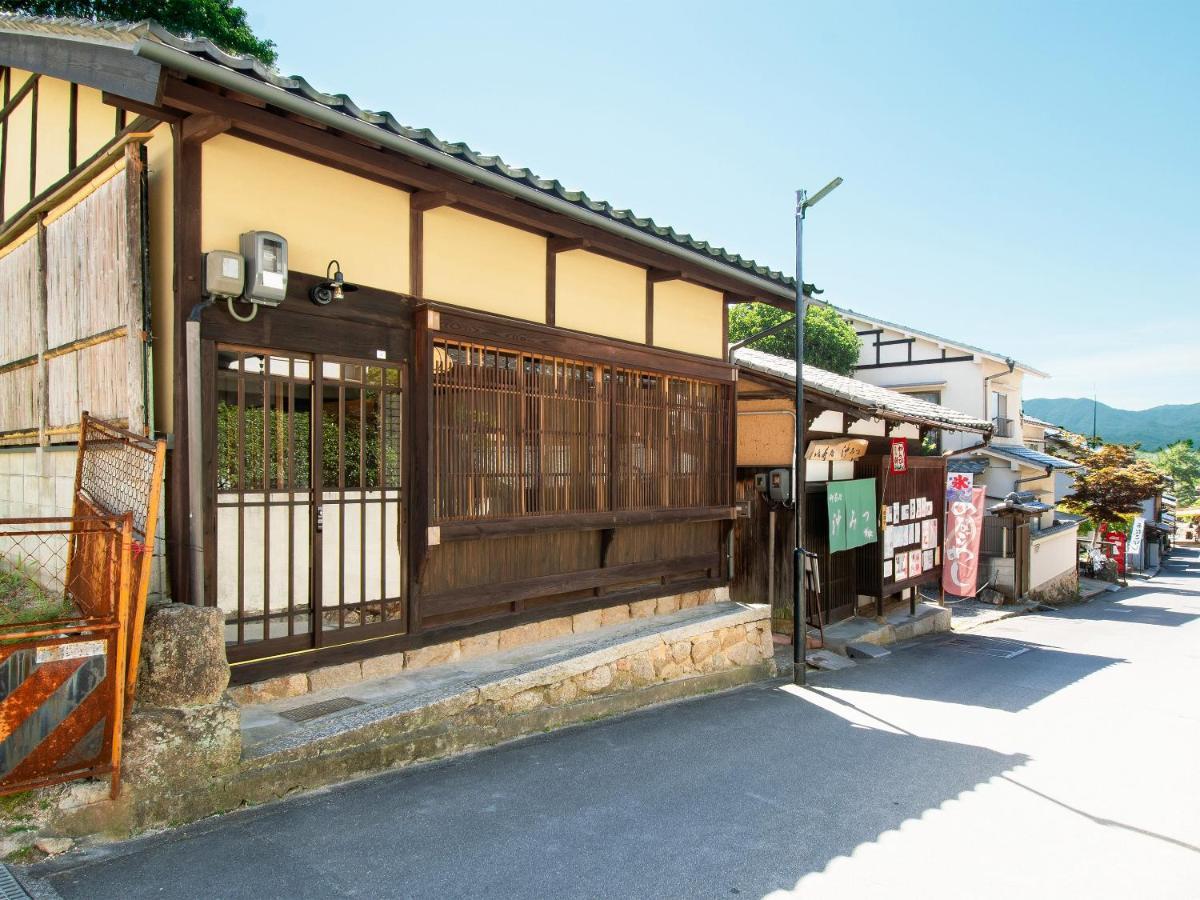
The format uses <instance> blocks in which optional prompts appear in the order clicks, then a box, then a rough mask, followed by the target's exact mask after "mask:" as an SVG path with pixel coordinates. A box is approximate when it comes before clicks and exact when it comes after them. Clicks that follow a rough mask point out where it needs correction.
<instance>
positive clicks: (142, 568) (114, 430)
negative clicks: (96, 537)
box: [72, 412, 167, 706]
mask: <svg viewBox="0 0 1200 900" xmlns="http://www.w3.org/2000/svg"><path fill="white" fill-rule="evenodd" d="M166 455H167V444H166V441H161V440H158V441H156V440H153V439H151V438H147V437H143V436H141V435H138V434H134V433H133V432H131V431H126V430H125V429H123V428H118V427H117V426H116V425H113V424H112V423H111V422H105V421H103V420H102V419H93V418H92V417H91V416H89V415H88V414H87V413H86V412H85V413H84V414H83V416H82V417H81V419H80V423H79V458H78V461H77V463H76V470H75V501H74V507H73V509H72V515H73V517H75V518H80V517H88V516H104V515H110V516H111V515H122V514H124V513H126V512H128V513H131V514H132V516H133V556H134V567H133V584H132V588H131V596H132V601H133V608H132V609H131V610H130V614H129V665H128V672H127V674H126V678H125V690H126V693H127V695H128V705H129V706H132V705H133V696H134V690H135V688H136V685H137V669H138V658H139V654H140V653H141V648H142V625H143V624H144V622H145V619H146V597H147V595H148V594H149V591H150V576H151V568H152V566H153V563H154V538H155V533H156V532H157V530H158V513H159V506H160V501H161V497H162V483H163V466H164V464H165V462H166Z"/></svg>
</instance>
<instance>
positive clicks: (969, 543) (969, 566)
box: [942, 487, 983, 597]
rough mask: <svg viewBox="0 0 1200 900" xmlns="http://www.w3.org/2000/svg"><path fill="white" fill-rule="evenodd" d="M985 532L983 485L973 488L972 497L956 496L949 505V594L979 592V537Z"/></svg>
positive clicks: (945, 580) (945, 571)
mask: <svg viewBox="0 0 1200 900" xmlns="http://www.w3.org/2000/svg"><path fill="white" fill-rule="evenodd" d="M982 532H983V488H981V487H977V488H973V489H972V490H971V499H970V501H967V500H952V501H951V502H950V504H949V506H947V507H946V559H945V565H943V566H942V588H943V589H944V590H945V591H946V593H947V594H954V595H955V596H958V597H969V596H972V595H974V593H975V579H976V576H977V575H978V573H979V538H980V535H981V534H982Z"/></svg>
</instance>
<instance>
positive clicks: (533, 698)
mask: <svg viewBox="0 0 1200 900" xmlns="http://www.w3.org/2000/svg"><path fill="white" fill-rule="evenodd" d="M545 705H546V695H545V693H543V691H542V690H541V689H540V688H535V689H533V690H528V691H521V693H519V694H515V695H513V696H512V697H509V698H508V699H507V700H502V701H501V702H500V709H501V711H502V712H505V713H508V714H510V715H512V714H517V713H525V712H530V711H532V710H535V709H537V708H538V707H540V706H545Z"/></svg>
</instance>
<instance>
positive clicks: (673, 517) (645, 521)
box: [440, 506, 737, 544]
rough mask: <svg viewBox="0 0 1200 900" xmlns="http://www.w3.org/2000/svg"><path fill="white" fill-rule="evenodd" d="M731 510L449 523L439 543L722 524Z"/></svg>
mask: <svg viewBox="0 0 1200 900" xmlns="http://www.w3.org/2000/svg"><path fill="white" fill-rule="evenodd" d="M736 514H737V510H736V509H735V507H733V506H703V507H695V508H688V507H672V508H668V509H629V510H617V511H616V512H598V513H549V514H545V515H538V516H512V517H508V518H497V519H483V520H480V521H478V522H450V523H447V524H445V525H442V526H441V528H440V533H441V542H442V543H443V544H449V543H453V542H456V541H476V540H481V539H484V538H504V537H512V536H514V535H520V534H542V533H545V532H550V531H606V530H609V529H612V528H620V527H624V526H627V525H650V524H654V525H662V524H668V523H670V524H677V523H686V522H722V521H726V520H730V519H733V518H734V517H735V515H736Z"/></svg>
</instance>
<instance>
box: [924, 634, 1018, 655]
mask: <svg viewBox="0 0 1200 900" xmlns="http://www.w3.org/2000/svg"><path fill="white" fill-rule="evenodd" d="M936 646H938V647H945V648H946V649H947V650H958V651H959V652H961V653H981V654H983V655H984V656H995V657H997V658H998V659H1012V658H1013V657H1014V656H1020V655H1021V654H1022V653H1028V652H1029V651H1030V650H1032V649H1033V648H1032V647H1030V646H1029V645H1028V644H1022V643H1021V642H1020V641H1010V640H1007V639H1006V638H993V637H983V636H982V635H963V636H961V637H953V638H950V639H949V640H947V641H941V642H940V643H938V644H937V645H936Z"/></svg>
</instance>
